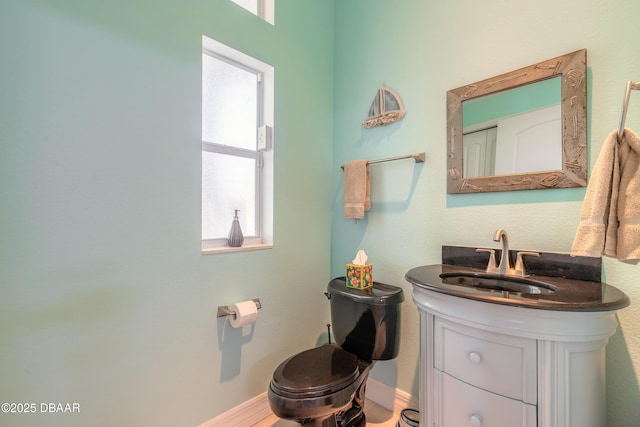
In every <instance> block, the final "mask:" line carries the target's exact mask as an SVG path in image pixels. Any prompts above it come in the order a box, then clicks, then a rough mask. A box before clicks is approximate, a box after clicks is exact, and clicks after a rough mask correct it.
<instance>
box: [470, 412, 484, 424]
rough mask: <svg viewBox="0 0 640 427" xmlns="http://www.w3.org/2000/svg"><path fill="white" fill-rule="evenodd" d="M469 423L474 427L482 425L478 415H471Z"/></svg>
mask: <svg viewBox="0 0 640 427" xmlns="http://www.w3.org/2000/svg"><path fill="white" fill-rule="evenodd" d="M469 421H471V425H472V426H474V427H480V426H481V425H482V417H481V416H480V415H478V414H473V415H472V416H471V418H470V419H469Z"/></svg>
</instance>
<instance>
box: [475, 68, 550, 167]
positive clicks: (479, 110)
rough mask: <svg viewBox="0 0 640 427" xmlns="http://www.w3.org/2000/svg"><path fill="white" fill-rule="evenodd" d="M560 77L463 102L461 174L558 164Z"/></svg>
mask: <svg viewBox="0 0 640 427" xmlns="http://www.w3.org/2000/svg"><path fill="white" fill-rule="evenodd" d="M560 83H561V82H560V77H554V78H551V79H547V80H542V81H539V82H536V83H532V84H529V85H525V86H521V87H518V88H515V89H510V90H506V91H503V92H498V93H495V94H491V95H485V96H481V97H478V98H475V99H470V100H467V101H464V102H463V103H462V126H463V131H462V132H463V138H462V145H463V147H464V154H463V165H464V168H463V177H464V178H474V177H480V176H494V175H508V174H517V173H527V172H541V171H552V170H559V169H562V123H561V113H562V112H561V105H560V100H561V99H560V91H561V87H560Z"/></svg>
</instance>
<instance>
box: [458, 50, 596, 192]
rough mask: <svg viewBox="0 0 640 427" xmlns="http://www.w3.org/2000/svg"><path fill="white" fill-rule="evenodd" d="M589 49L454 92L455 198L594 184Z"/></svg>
mask: <svg viewBox="0 0 640 427" xmlns="http://www.w3.org/2000/svg"><path fill="white" fill-rule="evenodd" d="M586 58H587V52H586V50H585V49H582V50H579V51H577V52H573V53H570V54H567V55H563V56H559V57H557V58H552V59H549V60H547V61H543V62H540V63H536V64H533V65H530V66H528V67H524V68H521V69H518V70H515V71H512V72H509V73H505V74H501V75H499V76H496V77H492V78H489V79H486V80H482V81H480V82H476V83H473V84H469V85H465V86H462V87H459V88H457V89H453V90H450V91H448V92H447V154H448V159H447V192H448V193H449V194H460V193H479V192H491V191H512V190H533V189H542V188H567V187H584V186H586V185H587V135H586V115H587V114H586V97H587V96H586V95H587V94H586V83H587V82H586Z"/></svg>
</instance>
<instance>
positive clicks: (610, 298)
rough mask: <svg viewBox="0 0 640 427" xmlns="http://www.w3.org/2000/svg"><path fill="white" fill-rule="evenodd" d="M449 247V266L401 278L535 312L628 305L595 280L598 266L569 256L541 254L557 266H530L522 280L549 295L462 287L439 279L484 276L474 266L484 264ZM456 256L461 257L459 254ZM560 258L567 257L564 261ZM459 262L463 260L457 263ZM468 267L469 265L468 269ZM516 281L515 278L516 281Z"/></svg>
mask: <svg viewBox="0 0 640 427" xmlns="http://www.w3.org/2000/svg"><path fill="white" fill-rule="evenodd" d="M451 248H452V247H443V262H447V261H448V262H450V263H448V264H447V263H443V264H435V265H425V266H422V267H416V268H412V269H411V270H409V271H408V272H407V274H406V275H405V279H406V280H407V281H408V282H410V283H411V284H413V285H415V286H419V287H423V288H426V289H429V290H431V291H434V292H440V293H444V294H448V295H453V296H456V297H461V298H467V299H473V300H477V301H484V302H488V303H493V304H503V305H511V306H516V307H525V308H531V309H539V310H560V311H609V310H618V309H621V308H624V307H626V306H628V305H629V298H628V297H627V296H626V295H625V293H624V292H622V291H621V290H619V289H618V288H616V287H614V286H610V285H607V284H605V283H601V282H600V281H599V279H600V271H599V268H600V264H599V263H595V264H594V261H593V259H589V260H586V265H584V264H582V265H581V264H580V263H579V261H580V260H579V259H578V260H576V258H575V257H569V255H564V254H541V257H540V258H543V259H552V260H553V261H554V262H555V263H556V264H557V265H553V266H552V267H553V268H552V270H548V271H545V270H544V269H540V268H539V266H535V265H532V266H531V267H533V268H532V269H531V272H532V273H534V274H531V275H528V276H527V277H526V278H525V279H526V280H528V281H534V282H542V283H543V284H545V285H548V286H549V287H550V288H552V289H553V292H549V293H520V292H505V291H499V290H494V289H483V288H480V287H473V286H464V285H460V284H456V283H455V281H452V280H447V279H443V278H442V277H441V275H442V274H444V275H447V274H451V273H464V274H467V275H479V276H482V275H485V270H484V268H478V267H477V266H479V265H484V266H486V264H482V262H484V261H483V259H480V260H478V259H477V258H476V256H475V254H476V252H475V248H474V249H471V248H462V249H464V250H463V251H459V250H458V248H457V247H453V248H454V250H453V251H452V249H451ZM452 252H453V253H455V254H456V256H455V257H453V258H451V257H450V256H449V255H450V254H451V253H452ZM498 252H499V251H498ZM460 253H462V254H463V255H460ZM510 255H511V254H510ZM498 256H499V255H498ZM478 257H485V258H486V259H487V260H488V254H486V253H484V254H483V253H478ZM564 257H568V258H567V259H565V258H564ZM578 258H580V257H578ZM498 259H499V258H498ZM529 259H531V260H534V261H535V262H539V261H540V260H539V259H537V258H534V257H531V258H529ZM460 260H463V261H462V262H460ZM598 260H599V259H598ZM564 261H567V262H568V263H569V264H570V265H566V264H567V263H566V262H564ZM456 264H458V265H456ZM459 264H467V265H459ZM469 264H471V265H472V266H468V265H469ZM596 264H597V265H596ZM527 271H529V270H527ZM540 273H545V274H540ZM574 273H575V274H574ZM575 275H577V276H578V278H574V277H575ZM562 276H564V277H562ZM567 276H569V277H567ZM593 279H597V280H593ZM516 280H519V279H517V278H516Z"/></svg>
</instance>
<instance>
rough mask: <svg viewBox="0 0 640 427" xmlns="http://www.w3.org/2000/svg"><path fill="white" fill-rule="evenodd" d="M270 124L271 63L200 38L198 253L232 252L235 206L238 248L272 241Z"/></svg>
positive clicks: (271, 115) (271, 102)
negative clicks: (240, 242)
mask: <svg viewBox="0 0 640 427" xmlns="http://www.w3.org/2000/svg"><path fill="white" fill-rule="evenodd" d="M272 126H273V67H271V66H269V65H267V64H264V63H262V62H260V61H258V60H256V59H254V58H251V57H249V56H247V55H244V54H243V53H241V52H238V51H236V50H234V49H232V48H230V47H228V46H225V45H223V44H221V43H218V42H216V41H214V40H212V39H209V38H207V37H203V50H202V251H203V252H205V253H209V252H216V251H225V250H231V248H228V247H227V236H228V233H229V230H230V228H231V222H232V220H233V215H234V212H235V210H238V211H239V212H238V217H239V220H240V226H241V227H242V232H243V234H244V244H243V246H242V247H243V248H260V247H269V246H270V245H271V244H272V228H273V221H272V212H273V151H272V149H271V144H270V136H271V135H270V134H271V133H270V128H271V127H272ZM259 141H260V144H259ZM233 250H237V249H236V248H233Z"/></svg>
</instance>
